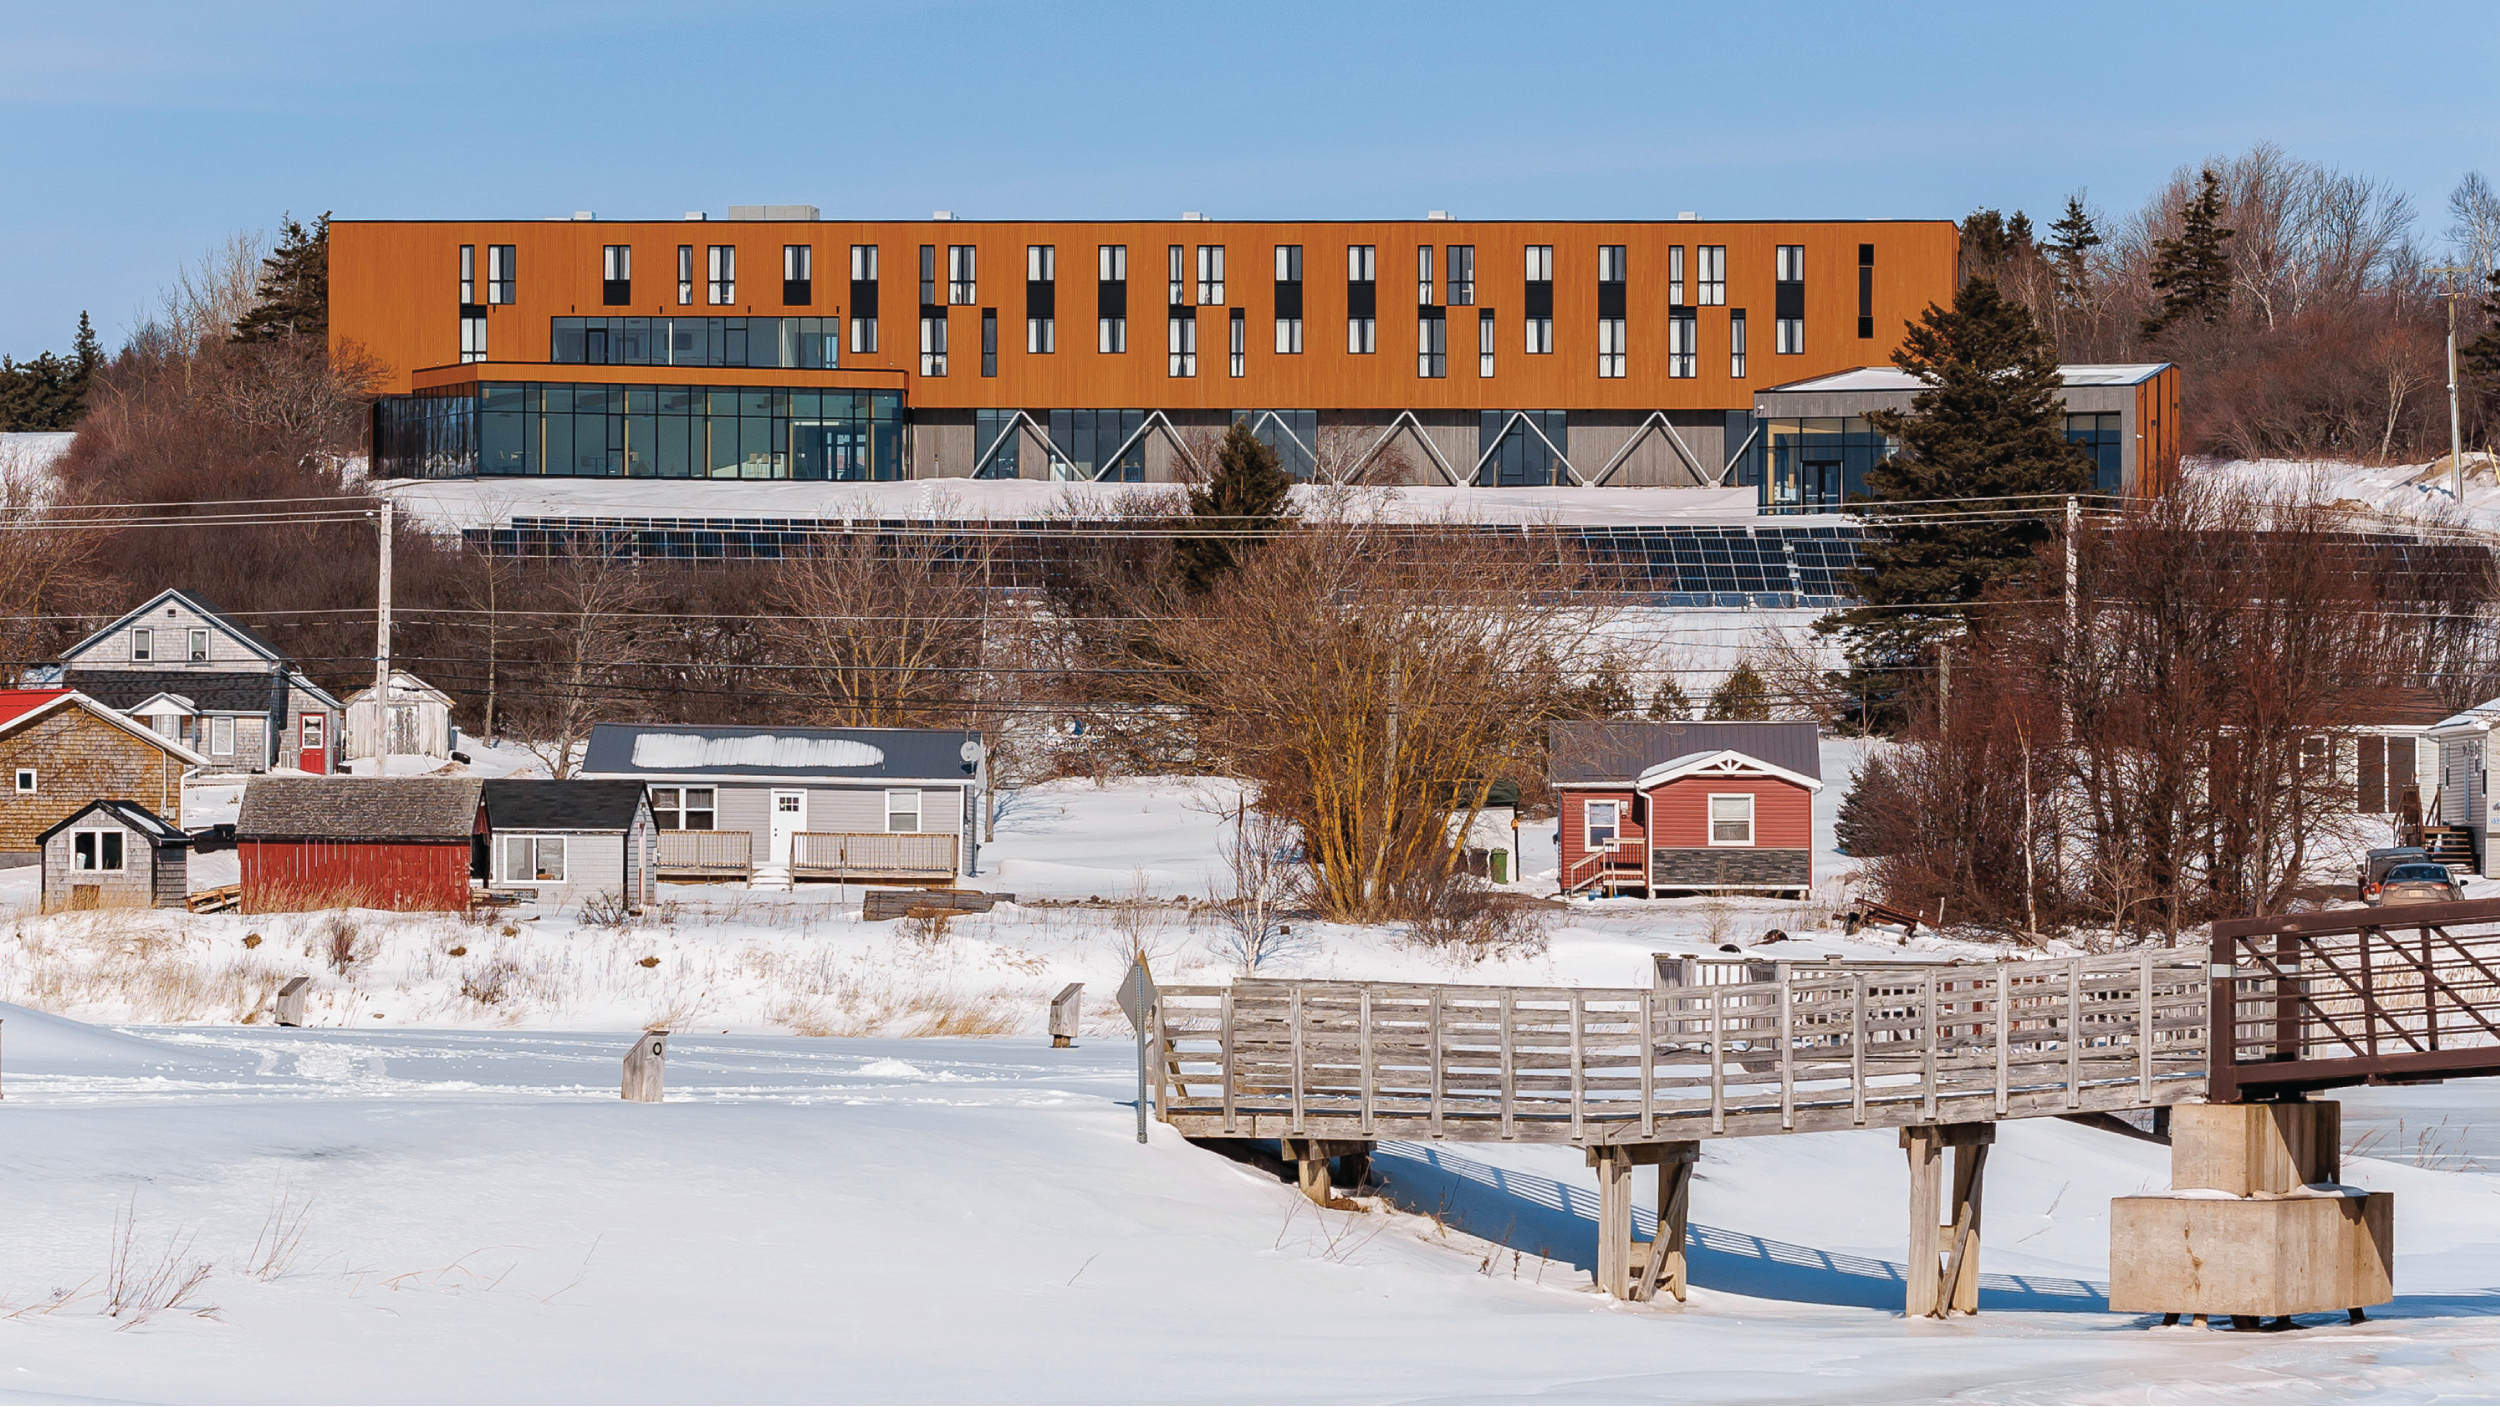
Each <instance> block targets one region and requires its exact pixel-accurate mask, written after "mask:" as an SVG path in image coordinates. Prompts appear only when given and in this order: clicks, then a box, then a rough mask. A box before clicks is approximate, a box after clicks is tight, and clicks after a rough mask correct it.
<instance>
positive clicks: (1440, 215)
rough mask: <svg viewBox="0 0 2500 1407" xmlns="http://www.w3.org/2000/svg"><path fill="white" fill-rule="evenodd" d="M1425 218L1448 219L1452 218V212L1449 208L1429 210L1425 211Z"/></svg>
mask: <svg viewBox="0 0 2500 1407" xmlns="http://www.w3.org/2000/svg"><path fill="white" fill-rule="evenodd" d="M1424 218H1425V219H1427V220H1446V219H1448V218H1450V212H1449V211H1447V210H1427V211H1425V212H1424Z"/></svg>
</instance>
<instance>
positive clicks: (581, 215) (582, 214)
mask: <svg viewBox="0 0 2500 1407" xmlns="http://www.w3.org/2000/svg"><path fill="white" fill-rule="evenodd" d="M573 218H574V219H576V220H596V219H598V218H599V217H598V215H596V214H595V213H593V212H591V211H588V210H576V211H574V212H573Z"/></svg>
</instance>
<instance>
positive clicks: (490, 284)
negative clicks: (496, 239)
mask: <svg viewBox="0 0 2500 1407" xmlns="http://www.w3.org/2000/svg"><path fill="white" fill-rule="evenodd" d="M512 256H513V246H511V245H509V244H490V245H488V246H486V301H487V302H489V303H509V302H511V301H512V294H513V289H514V286H515V285H516V284H518V283H519V282H520V279H519V277H518V275H516V274H515V273H514V271H513V262H514V261H513V257H512Z"/></svg>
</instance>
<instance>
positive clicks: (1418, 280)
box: [1415, 244, 1433, 308]
mask: <svg viewBox="0 0 2500 1407" xmlns="http://www.w3.org/2000/svg"><path fill="white" fill-rule="evenodd" d="M1415 306H1416V307H1418V308H1429V307H1431V306H1433V299H1432V246H1431V245H1429V244H1423V245H1417V246H1416V248H1415Z"/></svg>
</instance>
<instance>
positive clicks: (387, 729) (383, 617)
mask: <svg viewBox="0 0 2500 1407" xmlns="http://www.w3.org/2000/svg"><path fill="white" fill-rule="evenodd" d="M381 532H382V544H381V546H382V550H381V558H382V579H381V583H380V585H379V586H378V587H376V588H375V592H374V602H375V605H374V612H373V716H374V720H375V725H376V726H375V728H374V730H373V732H374V752H373V757H374V767H375V769H376V773H375V774H376V775H377V776H384V777H387V776H389V775H390V774H391V501H390V500H389V499H387V498H385V499H383V500H382V524H381Z"/></svg>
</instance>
